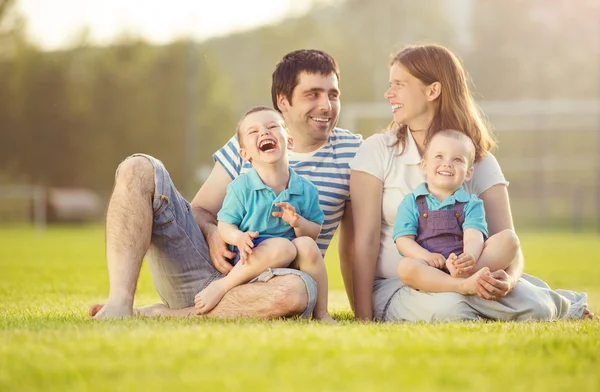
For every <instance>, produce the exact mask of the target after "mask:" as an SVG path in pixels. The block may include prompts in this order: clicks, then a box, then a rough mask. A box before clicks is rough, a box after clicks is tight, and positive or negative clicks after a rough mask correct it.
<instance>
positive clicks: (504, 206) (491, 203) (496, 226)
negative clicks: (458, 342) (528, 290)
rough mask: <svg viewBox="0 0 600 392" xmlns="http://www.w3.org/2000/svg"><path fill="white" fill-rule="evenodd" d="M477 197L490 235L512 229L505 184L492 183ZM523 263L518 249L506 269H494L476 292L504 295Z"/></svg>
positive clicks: (518, 274)
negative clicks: (480, 289)
mask: <svg viewBox="0 0 600 392" xmlns="http://www.w3.org/2000/svg"><path fill="white" fill-rule="evenodd" d="M479 198H480V199H481V200H483V206H484V208H485V216H486V221H487V224H488V232H489V235H490V236H492V235H494V234H496V233H499V232H501V231H502V230H505V229H511V230H514V225H513V220H512V213H511V211H510V202H509V198H508V189H507V187H506V185H504V184H497V185H494V186H492V187H491V188H489V189H487V190H486V191H484V192H483V193H482V194H481V195H479ZM523 265H524V261H523V253H522V252H521V251H520V250H519V252H518V253H517V257H515V259H514V260H513V261H512V263H511V265H510V266H509V267H508V268H507V269H506V271H495V272H494V273H492V276H490V277H489V279H483V281H482V284H481V288H482V289H483V290H482V291H481V292H478V295H479V296H481V297H483V298H486V299H498V298H501V297H503V296H505V295H506V294H508V293H509V292H510V290H512V288H513V287H514V286H515V284H516V283H517V280H519V278H520V277H521V274H522V273H523ZM486 278H487V277H486Z"/></svg>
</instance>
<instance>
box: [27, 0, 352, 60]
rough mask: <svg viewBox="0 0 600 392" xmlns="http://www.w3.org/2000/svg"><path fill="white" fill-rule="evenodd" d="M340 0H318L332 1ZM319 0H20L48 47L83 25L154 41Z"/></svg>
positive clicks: (271, 17) (204, 33) (262, 19)
mask: <svg viewBox="0 0 600 392" xmlns="http://www.w3.org/2000/svg"><path fill="white" fill-rule="evenodd" d="M335 1H340V0H317V1H316V2H319V3H332V2H335ZM313 2H315V0H312V1H311V0H170V1H164V0H162V1H158V0H93V1H92V0H87V1H86V0H52V1H49V0H17V4H16V7H17V10H18V12H19V13H20V14H21V15H23V16H25V18H26V19H27V25H28V33H29V36H30V37H31V38H32V39H33V40H34V41H35V42H36V43H37V44H38V45H40V46H42V47H43V48H45V49H59V48H65V47H69V46H70V45H71V44H73V43H74V42H75V41H76V39H77V37H78V36H79V33H80V32H81V31H82V29H83V28H85V27H87V28H88V29H89V37H90V41H91V42H92V43H98V44H104V43H107V42H110V41H111V40H112V39H113V38H115V37H116V36H119V35H120V34H123V32H126V33H128V34H131V35H141V36H142V37H144V38H146V39H147V40H149V41H151V42H154V43H159V44H160V43H166V42H169V41H171V40H173V39H177V38H181V37H188V36H192V37H194V38H196V39H198V40H203V39H206V38H209V37H213V36H218V35H226V34H228V33H231V32H235V31H243V30H247V29H250V28H252V27H256V26H259V25H263V24H268V23H274V22H277V21H280V20H282V19H284V18H285V17H290V16H297V15H301V14H302V13H304V12H306V11H307V10H308V9H309V8H310V5H311V3H313Z"/></svg>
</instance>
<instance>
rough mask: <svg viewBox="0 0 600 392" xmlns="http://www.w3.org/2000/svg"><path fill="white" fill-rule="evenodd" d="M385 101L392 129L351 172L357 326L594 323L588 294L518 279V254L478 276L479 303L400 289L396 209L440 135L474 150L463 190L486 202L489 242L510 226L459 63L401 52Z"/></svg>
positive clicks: (443, 55)
mask: <svg viewBox="0 0 600 392" xmlns="http://www.w3.org/2000/svg"><path fill="white" fill-rule="evenodd" d="M385 98H386V99H387V100H388V101H389V102H390V104H391V105H392V113H393V121H392V124H390V127H389V130H388V131H387V132H385V133H380V134H376V135H373V136H371V137H370V138H368V139H367V140H365V142H364V143H363V145H362V146H361V148H360V150H359V152H358V154H357V155H356V157H355V158H354V160H353V162H352V164H351V165H350V166H351V169H352V174H351V179H350V192H351V199H352V205H353V217H354V224H355V227H360V228H361V229H360V230H355V241H354V260H356V262H355V265H354V267H353V282H354V283H353V288H354V302H355V303H354V306H355V312H356V317H357V319H361V320H371V319H372V318H373V317H375V318H376V319H379V320H389V321H400V320H405V321H427V322H429V321H451V320H466V319H478V318H482V317H483V318H490V319H500V320H530V319H534V320H553V319H558V318H578V317H582V316H583V317H586V316H593V315H591V314H590V313H589V312H588V311H587V310H586V308H585V307H586V295H585V294H577V293H573V292H567V291H560V292H558V291H552V290H550V289H549V287H548V286H547V285H546V284H545V283H543V282H542V281H540V280H539V279H536V278H533V277H526V276H524V277H523V278H524V279H520V278H521V274H522V270H523V256H522V253H521V252H520V251H519V252H518V255H517V257H516V258H515V260H513V261H512V263H510V267H509V268H508V269H507V270H499V271H493V272H492V273H491V274H490V275H483V276H481V277H480V278H479V280H478V281H477V295H476V296H463V295H460V294H458V293H448V292H445V293H426V292H422V291H419V290H418V289H419V287H414V288H410V287H408V286H405V285H403V284H402V282H400V280H399V279H398V278H397V277H396V270H397V267H398V264H399V262H400V260H401V259H402V256H401V255H400V254H399V253H398V251H397V250H396V246H395V244H394V242H393V239H392V230H393V224H394V220H395V218H396V209H397V207H398V204H399V203H400V202H401V201H402V198H403V197H404V196H405V195H407V194H408V193H410V192H412V191H414V190H415V188H416V187H417V186H418V185H419V184H420V183H422V182H423V181H424V178H423V175H422V173H421V170H420V165H419V164H420V162H421V156H422V154H423V151H424V148H425V145H426V144H427V142H428V140H430V139H431V137H432V136H433V135H434V134H435V133H436V132H438V131H440V130H444V129H457V130H460V131H462V132H464V133H465V134H466V135H467V136H469V137H470V138H471V139H472V140H473V142H474V144H475V146H476V164H475V171H474V174H473V178H472V179H471V181H469V182H468V183H467V186H466V188H467V190H468V191H469V192H471V193H473V194H475V195H477V196H478V197H479V198H481V199H482V200H483V202H484V208H485V213H486V217H487V223H488V230H489V235H490V236H491V235H493V234H495V233H498V232H500V231H502V230H505V229H511V230H514V227H513V222H512V217H511V212H510V205H509V201H508V191H507V185H508V183H507V182H506V180H505V179H504V176H503V174H502V171H501V169H500V167H499V165H498V162H497V161H496V159H495V158H494V157H493V155H491V154H490V150H491V149H492V148H493V147H494V146H495V143H494V139H493V137H492V135H491V134H490V132H489V130H488V128H487V126H486V124H485V122H484V121H483V119H482V117H481V115H480V113H479V111H478V109H477V107H476V105H475V103H474V100H473V98H472V96H471V93H470V91H469V88H468V85H467V77H466V75H465V71H464V70H463V68H462V66H461V64H460V62H459V61H458V59H457V58H456V56H454V55H453V54H452V52H450V51H449V50H448V49H446V48H444V47H442V46H439V45H421V46H411V47H408V48H406V49H403V50H401V51H399V52H398V53H397V54H396V55H395V56H394V57H393V59H392V61H391V68H390V87H389V89H388V90H387V91H386V93H385ZM526 279H527V280H526ZM517 282H518V284H517Z"/></svg>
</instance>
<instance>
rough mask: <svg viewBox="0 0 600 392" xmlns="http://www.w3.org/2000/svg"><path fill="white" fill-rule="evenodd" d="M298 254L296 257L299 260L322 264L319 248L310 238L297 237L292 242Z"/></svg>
mask: <svg viewBox="0 0 600 392" xmlns="http://www.w3.org/2000/svg"><path fill="white" fill-rule="evenodd" d="M292 243H293V245H294V247H295V249H296V250H297V252H298V254H297V257H298V259H300V260H307V261H308V260H310V261H311V262H313V263H319V262H322V260H323V257H322V255H321V250H320V249H319V246H318V245H317V243H316V242H315V240H313V239H312V238H310V237H298V238H296V239H294V240H293V241H292Z"/></svg>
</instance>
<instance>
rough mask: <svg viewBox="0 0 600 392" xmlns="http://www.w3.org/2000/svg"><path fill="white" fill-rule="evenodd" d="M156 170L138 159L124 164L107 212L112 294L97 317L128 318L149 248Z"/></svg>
mask: <svg viewBox="0 0 600 392" xmlns="http://www.w3.org/2000/svg"><path fill="white" fill-rule="evenodd" d="M153 193H154V168H153V167H152V165H151V164H150V162H148V160H146V159H144V158H141V157H136V158H131V159H128V160H126V161H124V162H123V163H122V164H121V165H120V167H119V170H118V172H117V176H116V179H115V187H114V190H113V194H112V196H111V199H110V203H109V205H108V211H107V213H106V260H107V264H108V277H109V284H110V289H109V295H108V302H107V303H106V305H105V306H104V307H103V308H102V309H101V310H100V311H98V312H97V313H96V314H95V316H94V317H95V318H112V317H129V316H131V315H132V307H133V297H134V294H135V289H136V286H137V281H138V277H139V273H140V267H141V264H142V259H143V257H144V255H145V254H146V252H147V251H148V248H149V247H150V236H151V232H152V195H153Z"/></svg>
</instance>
